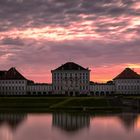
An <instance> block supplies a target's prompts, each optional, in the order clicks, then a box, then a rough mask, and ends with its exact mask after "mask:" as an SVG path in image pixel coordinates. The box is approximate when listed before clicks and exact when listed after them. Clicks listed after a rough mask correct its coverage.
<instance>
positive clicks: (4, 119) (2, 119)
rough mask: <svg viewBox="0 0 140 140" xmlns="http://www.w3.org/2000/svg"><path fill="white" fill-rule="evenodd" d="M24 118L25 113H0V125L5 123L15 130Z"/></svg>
mask: <svg viewBox="0 0 140 140" xmlns="http://www.w3.org/2000/svg"><path fill="white" fill-rule="evenodd" d="M26 118H27V114H0V126H2V125H5V124H7V125H8V126H9V127H10V128H11V129H13V130H15V129H16V128H17V127H18V126H19V125H20V124H21V123H22V122H23V121H24V120H26Z"/></svg>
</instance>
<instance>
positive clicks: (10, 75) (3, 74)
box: [0, 68, 26, 80]
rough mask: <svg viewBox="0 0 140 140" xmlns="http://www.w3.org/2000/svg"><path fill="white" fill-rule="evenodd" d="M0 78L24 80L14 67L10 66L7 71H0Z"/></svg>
mask: <svg viewBox="0 0 140 140" xmlns="http://www.w3.org/2000/svg"><path fill="white" fill-rule="evenodd" d="M0 80H26V78H25V77H24V76H23V75H22V74H20V73H19V72H18V71H17V70H16V69H15V68H10V69H9V70H8V71H0Z"/></svg>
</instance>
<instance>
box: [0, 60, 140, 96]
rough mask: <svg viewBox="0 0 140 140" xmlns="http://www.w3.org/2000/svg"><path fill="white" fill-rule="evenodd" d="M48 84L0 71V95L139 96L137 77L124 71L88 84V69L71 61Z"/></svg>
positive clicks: (10, 70) (59, 68)
mask: <svg viewBox="0 0 140 140" xmlns="http://www.w3.org/2000/svg"><path fill="white" fill-rule="evenodd" d="M51 73H52V84H47V83H45V84H41V83H34V82H33V81H31V80H28V79H26V78H25V77H24V76H23V75H22V74H21V73H19V72H18V71H17V70H16V69H15V68H10V69H9V70H7V71H6V70H4V71H0V95H1V96H4V95H66V96H79V95H91V96H100V95H112V94H114V93H115V94H140V75H139V74H137V73H136V72H135V71H133V70H132V69H130V68H126V69H124V71H122V72H121V73H120V74H119V75H117V76H116V77H115V78H114V79H113V80H112V81H109V82H107V83H95V82H91V81H90V70H89V69H88V68H84V67H82V66H80V65H78V64H76V63H74V62H67V63H65V64H63V65H61V66H60V67H58V68H56V69H54V70H52V71H51Z"/></svg>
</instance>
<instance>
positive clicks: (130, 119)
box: [118, 113, 138, 130]
mask: <svg viewBox="0 0 140 140" xmlns="http://www.w3.org/2000/svg"><path fill="white" fill-rule="evenodd" d="M118 118H119V119H120V121H121V123H122V125H123V126H124V127H125V128H126V129H127V130H130V129H134V127H135V124H136V122H137V119H138V114H137V113H121V114H119V115H118Z"/></svg>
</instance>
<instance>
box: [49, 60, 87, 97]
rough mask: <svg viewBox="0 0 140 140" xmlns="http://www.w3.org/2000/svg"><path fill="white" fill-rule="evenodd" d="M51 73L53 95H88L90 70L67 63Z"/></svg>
mask: <svg viewBox="0 0 140 140" xmlns="http://www.w3.org/2000/svg"><path fill="white" fill-rule="evenodd" d="M51 72H52V86H53V89H52V90H53V93H54V94H63V95H68V96H75V95H81V94H82V95H83V94H89V92H90V91H89V90H90V89H89V82H90V80H89V79H90V70H89V69H88V68H83V67H82V66H80V65H78V64H76V63H73V62H67V63H65V64H63V65H62V66H60V67H58V68H56V69H55V70H52V71H51Z"/></svg>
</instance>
